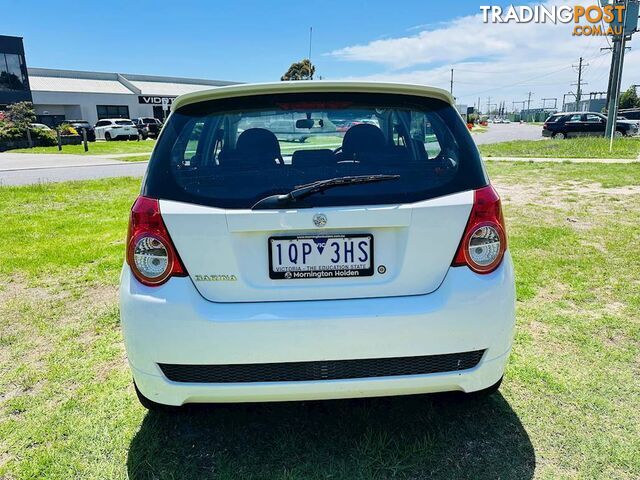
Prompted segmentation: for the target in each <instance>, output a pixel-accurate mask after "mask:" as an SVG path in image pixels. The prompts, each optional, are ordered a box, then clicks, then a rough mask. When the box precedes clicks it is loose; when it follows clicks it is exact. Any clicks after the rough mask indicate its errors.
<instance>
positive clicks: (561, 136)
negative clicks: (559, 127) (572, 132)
mask: <svg viewBox="0 0 640 480" xmlns="http://www.w3.org/2000/svg"><path fill="white" fill-rule="evenodd" d="M551 138H557V139H559V140H564V139H565V138H567V134H566V133H562V132H557V133H554V134H553V135H551Z"/></svg>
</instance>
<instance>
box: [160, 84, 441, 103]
mask: <svg viewBox="0 0 640 480" xmlns="http://www.w3.org/2000/svg"><path fill="white" fill-rule="evenodd" d="M322 92H347V93H392V94H400V95H416V96H419V97H429V98H437V99H439V100H442V101H444V102H447V103H448V104H449V105H454V100H453V97H452V96H451V94H450V93H449V92H447V91H446V90H443V89H441V88H436V87H427V86H425V85H412V84H407V83H383V82H333V81H325V80H319V81H318V80H300V81H288V82H272V83H245V84H241V85H230V86H225V87H217V88H212V89H208V90H201V91H198V92H192V93H187V94H185V95H180V96H179V97H178V98H176V99H175V100H174V101H173V104H172V105H171V109H172V110H173V111H176V110H178V109H179V108H181V107H184V106H185V105H190V104H192V103H199V102H206V101H208V100H219V99H222V98H234V97H247V96H251V95H267V94H273V93H322Z"/></svg>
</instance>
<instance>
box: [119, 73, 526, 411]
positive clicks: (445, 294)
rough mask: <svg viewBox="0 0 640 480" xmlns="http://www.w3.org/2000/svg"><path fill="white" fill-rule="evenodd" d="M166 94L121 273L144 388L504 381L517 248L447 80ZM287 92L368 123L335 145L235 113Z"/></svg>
mask: <svg viewBox="0 0 640 480" xmlns="http://www.w3.org/2000/svg"><path fill="white" fill-rule="evenodd" d="M249 98H250V100H248V99H249ZM172 107H173V108H172V110H173V112H172V114H171V117H170V118H169V120H168V121H167V125H166V128H165V129H164V131H163V134H162V135H161V136H160V139H159V140H158V143H157V144H156V146H155V149H154V151H153V154H152V156H151V160H150V162H149V165H148V167H147V172H146V175H145V177H144V180H143V185H142V190H141V195H140V196H139V197H138V198H137V200H136V201H135V202H134V204H133V207H132V209H131V216H130V222H129V231H128V237H127V241H126V249H127V252H126V260H125V263H124V266H123V271H122V275H121V283H120V316H121V323H122V328H123V332H124V339H125V345H126V349H127V357H128V360H129V363H130V366H131V370H132V373H133V378H134V383H135V387H136V391H137V394H138V397H139V399H140V401H141V403H142V404H143V405H144V406H146V407H147V408H150V409H166V408H168V407H169V406H179V405H183V404H185V403H194V402H246V401H251V402H254V401H284V400H310V399H330V398H347V397H367V396H383V395H402V394H415V393H428V392H440V391H451V390H456V391H462V392H467V393H477V394H489V393H492V392H495V391H496V390H497V389H498V387H499V385H500V382H501V381H502V376H503V372H504V368H505V364H506V362H507V359H508V356H509V352H510V349H511V344H512V339H513V334H514V320H515V287H514V273H513V265H512V261H511V256H510V254H509V250H508V248H507V236H506V230H505V224H504V219H503V215H502V208H501V205H500V198H499V196H498V194H497V193H496V190H495V189H494V188H493V186H492V185H491V183H490V182H489V179H488V178H487V175H486V172H485V169H484V168H483V166H482V162H481V159H480V156H479V153H478V150H477V148H476V146H475V144H474V141H473V139H472V137H471V135H470V134H469V132H468V130H467V128H466V126H465V124H464V123H463V121H462V119H461V118H460V115H459V114H458V112H457V111H456V109H455V106H454V103H453V99H452V97H451V96H450V95H449V93H447V92H446V91H444V90H440V89H436V88H429V87H423V86H416V85H400V84H379V83H350V82H278V83H276V84H261V85H247V84H245V85H234V86H229V87H221V88H217V89H214V90H207V91H201V92H196V93H191V94H187V95H183V96H181V97H179V98H177V99H176V100H175V102H174V103H173V106H172ZM294 109H295V110H296V111H300V110H301V109H302V110H304V111H305V112H306V113H307V117H308V119H309V120H310V121H311V120H313V121H314V122H315V120H316V119H320V118H338V117H340V116H343V117H344V118H348V117H353V116H354V115H358V114H360V115H363V116H367V117H368V118H371V119H372V122H373V121H374V120H375V122H374V123H377V125H376V124H373V123H366V124H356V125H354V126H352V127H351V128H350V129H349V130H348V131H347V132H345V134H344V137H343V139H342V144H341V146H340V147H339V148H337V149H335V150H334V149H330V148H326V146H325V144H323V139H322V137H318V139H317V146H316V147H315V148H309V145H300V146H299V147H298V149H295V150H294V148H292V147H293V146H292V145H291V144H289V145H287V148H286V149H285V151H284V152H283V151H282V150H281V149H280V143H279V141H278V139H277V138H276V135H275V133H274V132H272V131H270V130H269V129H268V128H266V127H251V128H240V127H239V125H247V124H251V123H253V122H254V121H255V120H256V119H265V118H268V119H269V120H270V121H273V122H275V121H277V120H278V119H283V118H287V115H290V112H291V110H294ZM341 114H343V115H341ZM335 129H336V127H335V125H334V130H335ZM326 135H327V138H332V139H335V137H336V133H335V131H333V132H329V131H328V132H327V133H326Z"/></svg>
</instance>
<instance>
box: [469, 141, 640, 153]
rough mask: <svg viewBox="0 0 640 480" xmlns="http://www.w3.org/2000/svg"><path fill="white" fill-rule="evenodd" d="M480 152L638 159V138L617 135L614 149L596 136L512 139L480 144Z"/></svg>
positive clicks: (639, 149)
mask: <svg viewBox="0 0 640 480" xmlns="http://www.w3.org/2000/svg"><path fill="white" fill-rule="evenodd" d="M479 148H480V153H482V155H483V156H484V157H485V158H489V157H543V158H638V156H640V138H638V137H634V138H619V139H618V138H616V139H614V141H613V151H612V152H609V140H607V139H606V138H599V137H583V138H569V139H566V140H553V139H549V140H513V141H510V142H500V143H492V144H488V145H480V146H479Z"/></svg>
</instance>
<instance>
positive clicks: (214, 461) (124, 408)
mask: <svg viewBox="0 0 640 480" xmlns="http://www.w3.org/2000/svg"><path fill="white" fill-rule="evenodd" d="M488 169H489V173H490V174H491V176H492V179H493V181H494V183H495V184H496V185H497V188H498V189H499V191H500V192H501V194H502V197H503V202H504V208H505V214H506V221H507V225H508V228H509V234H510V236H509V241H510V249H511V252H512V255H513V258H514V261H515V266H516V272H517V291H518V294H517V297H518V298H517V312H518V313H517V316H518V318H517V323H518V326H517V333H516V338H515V344H514V347H513V352H512V357H511V359H510V362H509V365H508V367H507V372H506V378H505V382H504V384H503V387H502V388H501V394H499V395H496V396H494V397H492V398H490V399H488V400H485V401H464V400H461V399H459V398H457V397H455V396H453V397H452V396H431V397H428V396H412V397H396V398H382V399H369V400H353V401H332V402H303V403H280V404H263V405H222V406H215V407H210V408H193V409H190V410H187V411H185V412H183V413H181V414H178V415H175V416H167V415H158V414H149V413H147V412H146V411H145V410H143V409H142V407H140V406H139V405H138V404H137V401H136V400H135V397H134V392H133V389H132V387H131V376H130V373H129V371H128V368H127V365H126V360H125V354H124V350H123V346H122V338H121V333H120V328H119V325H118V308H117V293H116V292H117V283H118V274H119V270H120V266H121V262H122V258H123V249H124V237H125V231H126V224H127V211H128V208H129V206H130V204H131V202H132V201H133V199H134V198H135V196H136V194H137V192H138V188H139V180H138V179H111V180H101V181H91V182H78V183H68V184H55V185H44V186H43V185H37V186H29V187H5V188H0V215H1V216H2V219H3V228H2V230H1V231H0V240H1V241H2V245H3V248H2V249H0V478H3V479H5V478H6V479H40V478H46V479H69V478H83V479H84V478H89V479H106V478H127V476H128V477H129V478H133V479H137V478H143V479H175V478H187V479H197V478H219V479H230V478H243V479H244V478H264V479H272V478H277V479H327V478H331V479H370V478H376V479H378V478H380V479H383V478H384V479H386V478H412V479H418V478H434V479H451V478H467V479H484V478H490V479H494V478H500V479H517V480H522V479H524V480H526V479H530V478H541V479H558V478H576V479H579V478H580V479H611V478H617V479H636V478H639V477H640V455H639V452H640V409H639V408H638V405H640V382H638V358H639V355H640V280H639V279H640V249H638V244H639V241H640V236H639V235H640V234H639V230H638V227H637V225H638V224H639V223H640V166H639V165H635V164H630V165H618V164H616V165H597V164H580V165H575V164H551V163H547V164H529V163H503V162H489V164H488ZM478 321H484V319H482V318H478Z"/></svg>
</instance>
